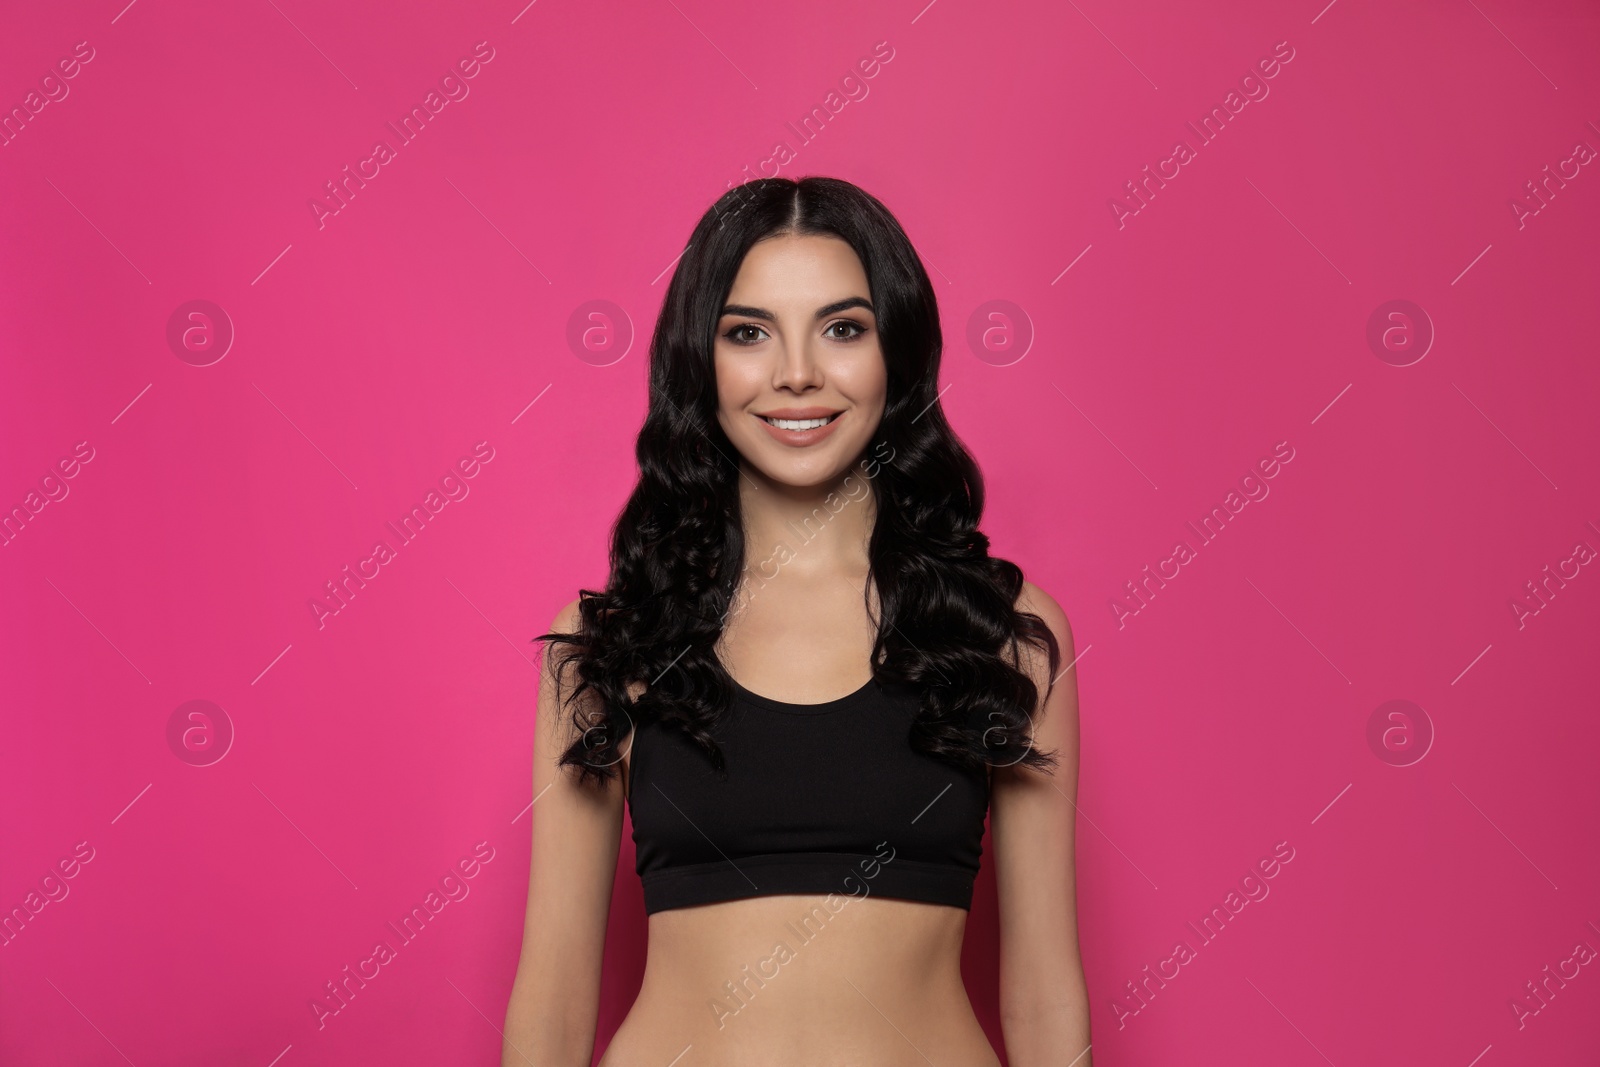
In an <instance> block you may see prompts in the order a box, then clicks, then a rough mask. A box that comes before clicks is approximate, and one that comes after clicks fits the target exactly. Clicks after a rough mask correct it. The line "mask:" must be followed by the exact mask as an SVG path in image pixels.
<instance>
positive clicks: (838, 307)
mask: <svg viewBox="0 0 1600 1067" xmlns="http://www.w3.org/2000/svg"><path fill="white" fill-rule="evenodd" d="M846 308H866V309H867V310H868V311H871V312H872V313H873V314H874V315H876V314H877V311H875V310H874V309H873V307H872V301H870V300H868V299H866V298H865V297H860V296H852V297H847V298H846V299H844V300H838V301H835V302H834V303H832V304H828V305H826V306H824V307H820V308H818V309H817V313H816V315H815V316H814V317H815V318H819V319H824V318H827V317H828V316H829V315H834V314H837V313H838V312H841V311H844V310H845V309H846ZM722 313H723V314H724V315H737V316H739V317H740V318H745V319H765V320H767V321H768V322H777V321H778V317H777V316H776V315H774V314H773V313H772V312H770V311H768V310H767V309H766V308H756V307H750V306H749V305H747V304H728V305H727V306H725V307H724V308H723V309H722Z"/></svg>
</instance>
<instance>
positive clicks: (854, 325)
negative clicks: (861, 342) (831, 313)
mask: <svg viewBox="0 0 1600 1067" xmlns="http://www.w3.org/2000/svg"><path fill="white" fill-rule="evenodd" d="M841 326H844V327H847V328H849V329H851V330H854V331H855V332H854V333H846V334H837V333H834V332H833V331H834V330H837V329H838V328H839V327H841ZM866 332H867V328H866V327H865V326H863V325H861V324H860V323H859V322H851V321H850V320H849V319H841V320H840V321H838V322H836V323H834V324H833V325H832V326H829V327H828V334H829V336H831V337H832V338H833V339H834V340H835V341H849V340H851V339H852V338H856V337H860V336H861V335H862V334H864V333H866Z"/></svg>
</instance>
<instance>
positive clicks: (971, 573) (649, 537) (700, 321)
mask: <svg viewBox="0 0 1600 1067" xmlns="http://www.w3.org/2000/svg"><path fill="white" fill-rule="evenodd" d="M786 233H793V234H797V235H828V236H832V237H837V238H840V239H842V240H844V241H845V242H847V243H848V244H849V245H850V246H851V247H852V248H853V249H855V252H856V255H857V256H858V257H860V260H861V265H862V267H863V268H864V269H865V272H866V276H867V282H868V284H869V286H870V288H871V292H870V296H871V299H872V306H873V309H874V313H875V315H876V318H877V324H878V333H879V340H880V344H881V347H882V351H883V357H884V361H885V363H886V364H887V369H888V399H887V405H886V407H885V410H884V415H883V420H882V422H881V424H880V426H879V428H878V431H877V434H876V437H877V440H876V441H875V442H874V444H873V446H872V448H871V451H872V455H871V456H867V455H866V454H865V453H864V454H863V457H862V459H861V460H860V461H859V462H858V465H857V466H858V468H860V469H861V470H863V471H865V473H866V474H867V475H868V476H869V478H868V481H869V484H870V485H871V486H872V487H873V488H872V491H873V492H874V493H875V495H876V508H877V517H876V520H875V522H874V525H873V529H872V535H871V539H870V541H869V543H868V557H869V573H868V583H867V606H868V611H869V613H870V612H872V608H873V605H872V597H871V593H872V590H873V588H874V587H875V588H876V591H877V611H876V613H875V617H874V619H873V621H874V623H875V625H876V639H875V641H874V644H873V649H872V665H873V673H874V677H875V678H876V679H878V680H879V681H880V682H886V683H898V684H901V685H905V686H909V687H911V688H912V690H913V691H915V692H916V693H917V694H918V695H919V696H920V710H919V712H918V713H917V715H916V717H915V719H914V720H913V723H912V728H911V743H912V746H913V748H914V749H915V750H917V751H920V752H924V753H927V754H929V755H933V756H936V757H939V758H941V759H944V760H948V761H949V762H951V763H953V764H955V765H957V766H960V767H962V768H965V769H968V770H972V771H978V772H982V771H983V768H984V766H985V765H986V764H987V765H992V766H1007V765H1012V764H1021V765H1027V766H1031V767H1035V768H1052V767H1054V766H1055V763H1056V757H1055V755H1054V754H1053V753H1044V752H1040V751H1037V750H1036V749H1034V748H1033V745H1032V739H1031V726H1032V716H1033V709H1034V708H1035V707H1036V706H1037V700H1038V697H1039V693H1038V687H1037V686H1036V685H1035V684H1034V682H1033V681H1032V679H1031V678H1030V677H1029V676H1028V674H1027V673H1025V672H1024V669H1023V667H1022V661H1021V658H1020V651H1021V650H1020V643H1027V644H1030V645H1032V646H1034V647H1035V648H1037V649H1043V650H1045V652H1046V653H1047V657H1048V663H1049V666H1050V672H1049V677H1050V678H1052V679H1054V678H1055V677H1056V672H1057V668H1058V666H1059V664H1060V650H1059V648H1058V646H1057V642H1056V639H1055V636H1054V635H1053V634H1052V633H1051V632H1050V628H1049V627H1048V626H1047V625H1046V624H1045V623H1044V621H1043V620H1042V619H1040V618H1039V616H1038V615H1035V614H1033V613H1030V612H1024V611H1019V610H1017V608H1016V600H1017V596H1018V594H1019V593H1020V592H1021V590H1022V585H1023V575H1022V570H1021V568H1019V567H1018V566H1017V565H1016V564H1014V563H1012V562H1010V561H1008V560H1004V559H998V558H996V557H994V556H991V555H989V539H988V537H986V536H985V535H984V534H983V533H981V532H980V531H979V530H978V520H979V518H980V517H981V516H982V514H983V501H984V490H983V477H982V475H981V474H980V473H979V470H978V466H977V464H976V463H975V462H973V459H972V457H971V456H970V455H968V454H967V451H966V449H965V448H964V447H962V444H961V442H960V440H959V439H958V438H957V437H956V434H955V431H953V430H952V429H951V428H950V424H949V423H948V422H946V421H945V417H944V412H943V410H942V409H941V407H940V405H939V397H938V377H939V357H940V353H941V351H942V348H943V343H944V342H943V335H942V332H941V330H940V328H939V309H938V304H937V301H936V300H935V297H934V291H933V286H932V284H931V283H930V282H929V280H928V275H927V272H926V271H925V270H923V267H922V262H921V260H920V259H919V258H918V256H917V253H916V250H915V249H913V248H912V246H911V242H910V240H908V239H907V237H906V235H905V232H904V231H903V230H902V229H901V228H900V224H899V223H898V222H897V221H896V220H895V218H894V216H893V215H891V214H890V213H889V210H888V209H887V208H886V207H884V206H883V204H882V203H880V202H879V201H878V200H877V199H876V198H874V197H873V196H871V195H870V194H868V193H866V192H865V191H863V190H862V189H860V188H858V187H857V186H855V185H852V184H851V183H849V182H847V181H843V180H840V179H837V178H822V177H808V178H802V179H800V180H798V181H795V180H791V179H788V178H761V179H757V180H755V181H751V182H749V183H747V184H745V185H743V186H739V187H736V188H734V189H731V190H729V191H728V192H727V193H725V194H724V195H723V196H722V197H720V198H719V199H718V200H717V202H716V203H715V204H713V205H712V207H711V208H710V210H708V211H707V212H706V213H705V215H703V216H702V217H701V219H700V221H699V223H698V224H697V225H696V226H695V228H694V233H693V234H692V235H691V236H690V238H689V245H688V248H687V249H686V250H685V251H684V253H683V256H682V259H681V261H680V262H679V264H678V267H677V270H676V272H675V273H674V274H673V277H672V282H671V284H670V285H668V287H667V292H666V296H665V298H664V299H663V302H662V307H661V315H660V317H659V318H658V319H657V320H656V327H655V333H654V336H653V337H652V338H651V342H650V399H649V409H648V412H647V414H646V415H645V420H644V425H643V427H641V428H640V430H639V436H638V441H637V443H636V446H635V455H636V456H637V459H638V464H639V479H638V482H637V484H636V485H635V486H634V489H633V492H632V494H631V495H630V496H629V498H628V502H627V505H626V506H625V507H624V508H623V509H622V513H621V514H620V515H619V516H618V518H617V521H616V523H615V525H614V526H613V527H612V531H611V551H610V570H611V573H610V577H609V580H608V581H607V583H606V587H605V589H604V590H600V591H596V590H589V589H582V590H580V591H579V597H578V601H579V604H578V608H579V612H578V613H579V619H580V622H579V625H578V628H577V630H576V631H575V632H573V633H547V634H541V635H540V636H539V637H536V638H534V639H533V640H535V641H550V642H552V644H551V647H550V650H549V651H550V656H551V664H552V666H553V667H554V669H555V670H556V673H557V677H558V678H567V677H572V676H575V677H576V678H577V685H575V686H572V687H570V689H569V690H568V694H567V698H566V699H565V700H560V701H558V704H560V705H576V704H577V702H578V701H577V698H578V697H579V696H580V695H581V694H583V693H585V692H592V693H594V694H596V696H595V697H591V698H590V699H589V700H587V701H586V702H585V704H586V707H585V708H584V709H582V710H577V711H574V712H573V722H574V724H575V725H576V727H577V731H578V732H580V733H581V736H580V737H578V738H577V739H576V740H574V741H573V742H572V743H571V744H570V746H569V747H568V748H567V749H566V751H565V752H564V753H563V755H562V757H561V760H560V763H561V765H562V766H571V767H576V768H578V773H579V781H580V782H584V781H588V780H589V779H591V778H593V779H595V780H597V781H600V782H609V781H610V780H611V779H612V776H613V775H614V774H615V773H617V772H616V770H615V769H614V768H615V767H616V764H617V763H618V762H619V761H620V760H621V758H622V756H623V754H624V752H625V749H624V747H623V746H624V745H625V744H627V743H628V737H629V734H630V731H631V730H632V728H633V726H634V725H635V724H638V723H640V722H645V721H655V722H659V723H661V724H663V725H664V726H670V727H674V728H677V729H681V730H682V731H683V732H684V733H685V734H686V735H687V736H688V737H689V738H691V739H692V740H693V741H694V742H695V743H696V744H697V745H699V746H700V747H701V748H702V749H704V750H705V752H706V754H707V755H708V757H709V758H710V760H711V762H712V765H713V766H714V767H715V768H716V769H717V770H718V771H723V772H725V768H724V765H723V759H722V753H721V750H720V748H719V746H718V745H717V744H716V742H715V741H714V740H713V738H712V736H711V732H710V728H711V727H712V726H714V725H715V723H716V721H717V718H718V716H719V715H720V714H721V713H722V712H723V711H724V710H725V709H727V708H728V706H729V704H730V702H731V701H732V699H733V695H734V691H733V687H732V684H731V681H730V679H729V676H728V674H727V671H726V670H725V669H724V668H723V666H722V663H721V660H720V659H719V658H718V656H717V654H716V652H715V647H716V645H717V642H718V639H719V637H720V636H721V633H722V628H723V624H724V622H725V621H726V618H727V616H728V614H729V612H730V611H731V610H733V607H734V604H735V597H736V596H738V595H740V585H739V579H740V576H741V574H742V573H743V572H744V570H745V558H744V553H745V544H744V531H743V525H742V519H741V511H740V500H739V486H738V482H739V477H740V471H739V467H738V453H737V451H736V450H735V448H734V447H733V445H732V443H731V442H729V440H728V438H727V436H726V435H725V434H724V433H723V432H722V428H721V426H720V424H719V423H718V421H717V417H716V411H717V388H716V377H715V373H714V370H713V364H712V353H713V347H714V341H715V335H716V328H717V323H718V320H719V319H720V317H721V313H722V308H723V304H724V302H725V301H726V299H727V296H728V293H729V291H730V290H731V289H732V287H733V281H734V277H735V275H737V273H738V271H739V267H740V265H741V264H742V263H743V261H744V257H745V253H746V252H748V251H749V250H750V248H751V246H752V245H754V244H755V243H756V242H757V241H759V240H761V239H762V238H765V237H771V236H776V235H779V234H786ZM874 468H875V469H874ZM569 668H571V669H572V670H569ZM634 683H643V684H644V686H645V687H646V688H644V690H643V692H642V693H641V694H640V695H639V696H638V698H637V699H633V698H632V697H631V696H630V687H634ZM558 689H559V687H558Z"/></svg>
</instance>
